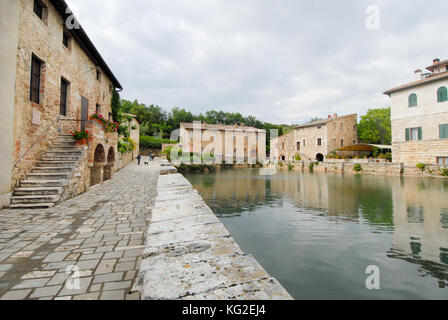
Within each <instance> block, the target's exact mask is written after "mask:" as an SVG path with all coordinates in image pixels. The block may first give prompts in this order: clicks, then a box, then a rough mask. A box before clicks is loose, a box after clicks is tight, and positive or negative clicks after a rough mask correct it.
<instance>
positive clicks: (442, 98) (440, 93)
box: [437, 86, 448, 103]
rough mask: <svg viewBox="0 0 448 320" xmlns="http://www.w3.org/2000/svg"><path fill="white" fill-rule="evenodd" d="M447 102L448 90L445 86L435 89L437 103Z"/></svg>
mask: <svg viewBox="0 0 448 320" xmlns="http://www.w3.org/2000/svg"><path fill="white" fill-rule="evenodd" d="M446 101H448V89H447V87H445V86H442V87H440V88H439V89H437V102H439V103H441V102H446Z"/></svg>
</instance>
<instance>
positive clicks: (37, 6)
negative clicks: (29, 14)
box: [33, 0, 46, 21]
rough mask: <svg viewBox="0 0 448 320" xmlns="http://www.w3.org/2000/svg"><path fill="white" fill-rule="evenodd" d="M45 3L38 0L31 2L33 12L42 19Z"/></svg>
mask: <svg viewBox="0 0 448 320" xmlns="http://www.w3.org/2000/svg"><path fill="white" fill-rule="evenodd" d="M45 8H46V6H45V4H44V3H43V2H42V1H40V0H34V4H33V12H34V13H35V14H36V16H38V17H39V19H40V20H42V21H44V13H45Z"/></svg>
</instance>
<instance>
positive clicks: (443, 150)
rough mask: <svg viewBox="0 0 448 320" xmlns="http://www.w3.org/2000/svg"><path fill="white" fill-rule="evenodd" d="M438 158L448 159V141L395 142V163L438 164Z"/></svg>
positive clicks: (393, 145)
mask: <svg viewBox="0 0 448 320" xmlns="http://www.w3.org/2000/svg"><path fill="white" fill-rule="evenodd" d="M447 123H448V120H447ZM437 127H438V126H437ZM403 130H404V129H403ZM438 157H448V139H440V140H422V141H408V142H395V143H393V144H392V158H393V161H394V162H402V163H405V164H406V165H416V164H417V163H428V164H436V163H437V158H438Z"/></svg>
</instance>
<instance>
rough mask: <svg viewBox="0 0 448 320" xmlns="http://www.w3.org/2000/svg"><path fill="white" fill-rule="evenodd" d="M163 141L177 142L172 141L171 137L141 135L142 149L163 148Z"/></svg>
mask: <svg viewBox="0 0 448 320" xmlns="http://www.w3.org/2000/svg"><path fill="white" fill-rule="evenodd" d="M162 143H172V144H174V143H177V141H171V140H169V139H160V138H156V137H150V136H144V135H142V136H140V148H141V149H157V150H161V149H162Z"/></svg>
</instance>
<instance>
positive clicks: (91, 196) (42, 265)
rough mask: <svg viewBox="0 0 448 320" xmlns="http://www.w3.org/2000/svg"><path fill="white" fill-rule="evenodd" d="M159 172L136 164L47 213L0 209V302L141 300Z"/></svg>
mask: <svg viewBox="0 0 448 320" xmlns="http://www.w3.org/2000/svg"><path fill="white" fill-rule="evenodd" d="M159 170H160V163H159V162H158V161H156V162H155V163H152V164H151V165H149V166H144V165H143V166H137V164H136V162H134V163H131V164H129V165H128V166H127V167H126V168H124V169H122V170H121V171H119V172H116V173H115V176H114V178H113V179H112V180H110V181H107V182H105V183H103V184H101V185H98V186H95V187H93V188H91V189H90V190H89V191H88V192H86V193H84V194H82V195H81V196H78V197H76V198H73V199H70V200H68V201H66V202H63V203H62V204H59V205H57V206H55V207H53V208H50V209H37V210H1V211H0V299H67V300H69V299H82V300H84V299H93V300H96V299H118V300H123V299H140V293H139V292H138V291H135V290H133V289H132V288H133V287H134V285H135V282H136V279H137V273H138V270H139V267H140V262H141V255H142V252H143V245H144V237H145V232H146V230H147V227H148V219H149V217H150V208H151V207H152V206H153V203H154V197H155V191H156V190H155V187H156V184H157V183H156V182H157V178H158V174H159Z"/></svg>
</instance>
